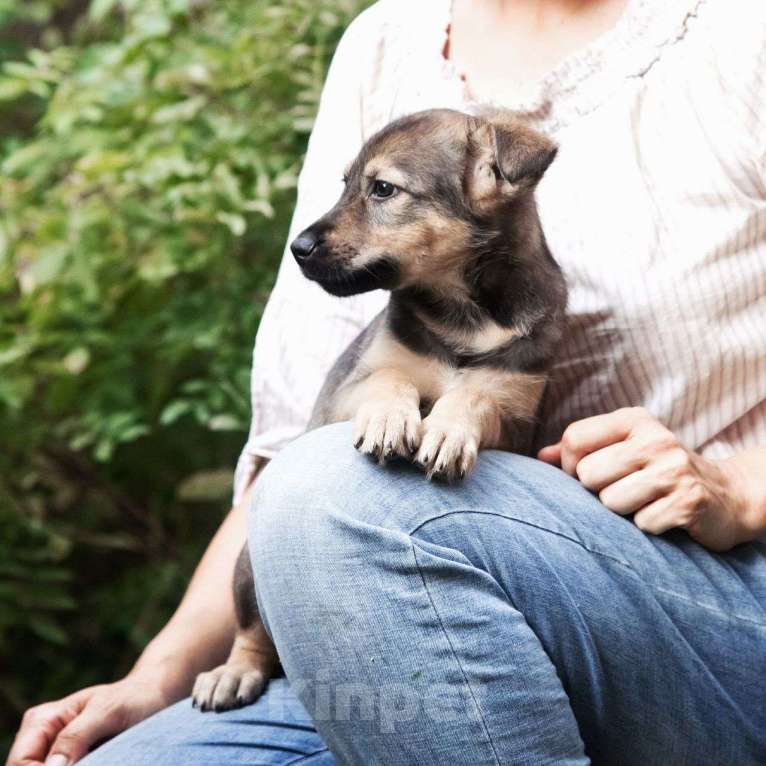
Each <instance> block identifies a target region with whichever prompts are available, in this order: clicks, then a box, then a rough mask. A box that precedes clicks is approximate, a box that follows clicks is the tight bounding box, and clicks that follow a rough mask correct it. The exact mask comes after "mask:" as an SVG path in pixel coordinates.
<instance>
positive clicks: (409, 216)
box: [193, 110, 566, 710]
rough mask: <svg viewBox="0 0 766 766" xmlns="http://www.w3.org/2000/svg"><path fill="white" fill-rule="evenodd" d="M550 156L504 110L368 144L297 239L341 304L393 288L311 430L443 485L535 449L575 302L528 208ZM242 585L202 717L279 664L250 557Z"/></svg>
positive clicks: (436, 119) (435, 117) (543, 143)
mask: <svg viewBox="0 0 766 766" xmlns="http://www.w3.org/2000/svg"><path fill="white" fill-rule="evenodd" d="M555 154H556V147H555V146H554V145H553V144H552V143H551V142H550V140H549V139H547V138H546V137H544V136H542V135H541V134H539V133H537V132H536V131H534V130H532V129H531V128H529V127H527V126H526V125H524V124H523V123H522V122H520V121H519V120H517V119H516V118H514V117H513V116H512V115H510V114H508V113H505V112H498V111H494V112H487V113H485V114H484V115H482V116H479V117H475V116H468V115H465V114H462V113H460V112H454V111H450V110H431V111H426V112H419V113H417V114H413V115H410V116H408V117H404V118H402V119H400V120H397V121H396V122H393V123H391V124H390V125H388V126H387V127H386V128H384V129H383V130H381V131H380V132H379V133H377V134H376V135H374V136H373V137H372V138H370V140H369V141H368V142H367V143H366V144H365V145H364V147H363V148H362V150H361V152H360V153H359V155H358V156H357V158H356V159H355V160H354V162H353V163H352V164H351V166H350V167H349V168H348V171H347V173H346V178H345V190H344V192H343V194H342V195H341V198H340V199H339V200H338V202H337V204H336V205H335V207H333V208H332V210H330V211H329V212H328V213H327V214H326V215H324V216H323V217H322V218H320V219H319V220H318V221H316V222H315V223H314V224H312V225H311V226H310V227H309V228H308V229H306V230H305V231H303V232H302V233H301V234H300V235H299V236H298V237H297V238H296V239H295V241H294V242H293V243H292V245H291V249H292V252H293V255H294V256H295V259H296V261H297V262H298V264H299V265H300V267H301V269H302V271H303V273H304V275H305V276H306V277H308V278H309V279H311V280H314V281H316V282H318V283H319V284H320V285H321V286H322V287H323V288H324V289H325V290H327V291H328V292H330V293H332V294H333V295H339V296H344V295H354V294H358V293H362V292H366V291H368V290H375V289H381V288H382V289H384V290H389V291H390V292H391V298H390V301H389V303H388V305H387V306H386V308H385V309H384V310H383V311H382V312H381V313H380V314H379V315H378V316H377V317H376V318H375V319H374V320H373V321H372V322H371V323H370V325H369V326H368V327H367V328H365V330H363V331H362V333H361V334H360V335H359V336H358V337H357V338H356V339H355V340H354V341H353V343H352V344H351V345H350V346H349V347H348V348H347V349H346V351H345V352H344V353H343V354H342V355H341V356H340V358H339V359H338V360H337V362H336V363H335V366H334V367H333V368H332V370H331V371H330V373H329V375H328V377H327V380H326V381H325V384H324V386H323V388H322V391H321V392H320V395H319V398H318V400H317V403H316V405H315V408H314V412H313V415H312V417H311V422H310V424H309V428H316V427H318V426H321V425H324V424H327V423H334V422H339V421H344V420H352V421H353V422H354V442H355V446H356V447H357V449H359V450H360V451H361V452H363V453H365V454H368V455H371V456H374V457H375V458H377V459H378V460H380V461H381V462H385V460H387V459H388V458H392V457H400V458H404V459H408V460H413V461H414V462H415V463H416V464H418V465H419V466H420V467H421V468H422V469H423V471H424V472H425V473H426V475H427V476H428V477H429V478H431V477H438V478H443V479H446V480H453V479H458V478H462V477H464V476H465V475H466V474H467V473H468V472H469V471H470V470H471V468H472V467H473V465H474V463H475V462H476V458H477V455H478V451H479V450H480V449H483V448H499V449H507V450H513V451H520V452H525V451H527V450H528V449H529V447H530V439H531V435H532V425H533V421H534V416H535V413H536V410H537V407H538V404H539V401H540V397H541V395H542V391H543V388H544V385H545V375H546V371H547V369H548V367H549V365H550V362H551V361H552V358H553V354H554V352H555V349H556V345H557V343H558V341H559V338H560V335H561V323H562V319H563V314H564V309H565V303H566V287H565V283H564V279H563V276H562V274H561V271H560V269H559V268H558V266H557V264H556V263H555V261H554V260H553V258H552V256H551V254H550V252H549V250H548V247H547V245H546V242H545V237H544V235H543V231H542V228H541V225H540V220H539V218H538V215H537V209H536V206H535V200H534V190H535V186H536V185H537V182H538V181H539V180H540V178H541V177H542V175H543V173H544V172H545V170H546V169H547V167H548V165H549V164H550V163H551V161H552V160H553V158H554V157H555ZM234 587H235V599H236V601H237V614H238V619H239V623H240V630H239V632H238V634H237V638H236V640H235V643H234V647H233V649H232V653H231V656H230V658H229V660H228V662H227V663H226V665H223V666H221V667H220V668H217V669H216V670H213V671H211V672H210V673H203V674H202V675H201V676H200V677H199V678H198V680H197V683H196V685H195V688H194V695H193V696H194V700H195V703H196V704H198V705H199V706H200V707H201V708H202V709H210V708H212V709H215V710H223V709H228V708H231V707H235V706H238V705H243V704H247V703H248V702H251V701H253V700H254V699H255V698H257V696H258V695H259V694H260V693H261V691H262V689H263V687H264V685H265V683H266V682H267V680H268V678H269V677H270V676H271V675H272V674H273V672H274V671H275V669H276V668H277V667H278V659H277V656H276V652H275V650H274V647H273V645H272V644H271V643H270V641H269V640H268V636H267V635H266V632H265V630H264V628H263V625H262V623H261V622H260V620H259V618H258V609H257V604H256V602H255V596H254V587H253V582H252V572H251V570H250V565H249V560H248V558H247V555H246V552H245V551H243V552H242V554H241V555H240V559H239V561H238V563H237V571H236V576H235V586H234Z"/></svg>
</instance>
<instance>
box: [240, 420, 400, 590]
mask: <svg viewBox="0 0 766 766" xmlns="http://www.w3.org/2000/svg"><path fill="white" fill-rule="evenodd" d="M386 481H387V477H386V473H385V471H382V470H381V469H380V466H377V465H375V464H374V463H372V462H371V461H369V460H367V459H366V458H364V457H363V456H361V455H359V453H358V452H357V451H356V450H355V449H354V447H353V444H352V435H351V428H350V424H348V423H340V424H335V425H330V426H325V427H324V428H320V429H317V430H316V431H312V432H310V433H308V434H305V435H304V436H302V437H300V438H299V439H296V440H295V441H294V442H292V443H291V444H290V445H288V446H287V447H286V448H285V449H284V450H282V451H281V452H280V453H279V455H277V456H276V457H275V458H274V459H273V460H272V461H271V462H270V463H269V465H267V466H266V468H265V469H264V471H263V473H262V474H261V475H260V476H259V478H258V480H257V484H256V488H255V491H254V492H253V498H252V501H251V505H250V509H249V517H248V537H249V544H250V552H251V557H252V560H253V571H254V573H255V575H256V580H257V579H258V576H259V575H260V576H262V577H270V576H271V573H272V571H274V570H276V571H277V573H278V576H279V578H280V579H284V578H285V577H286V572H289V571H290V570H291V568H293V567H294V566H295V565H296V561H295V560H296V557H299V558H300V559H301V567H302V568H305V566H306V563H307V558H306V556H305V555H304V554H306V553H307V552H308V553H310V552H311V551H312V550H313V551H317V552H319V553H321V556H319V557H316V558H317V559H318V562H317V563H321V564H324V563H327V564H328V565H329V564H330V563H331V562H332V560H333V556H334V555H335V554H338V555H342V553H341V552H340V551H339V550H338V542H339V541H338V538H337V536H336V535H334V534H333V526H334V523H335V522H336V521H337V518H336V517H337V516H338V515H342V514H343V513H345V512H349V513H350V512H352V511H353V510H358V509H360V506H361V504H363V503H365V501H366V500H372V498H373V497H374V495H375V494H376V492H375V491H374V487H375V485H376V484H378V483H379V484H381V485H382V484H384V483H385V482H386ZM362 486H364V487H365V490H364V491H360V487H362ZM309 558H310V559H312V560H313V559H314V558H315V557H313V556H311V557H309Z"/></svg>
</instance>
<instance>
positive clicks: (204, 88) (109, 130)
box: [0, 0, 362, 745]
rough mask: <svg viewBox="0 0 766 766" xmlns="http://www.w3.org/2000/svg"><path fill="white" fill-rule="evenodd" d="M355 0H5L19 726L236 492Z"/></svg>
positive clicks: (5, 522) (117, 664) (175, 592)
mask: <svg viewBox="0 0 766 766" xmlns="http://www.w3.org/2000/svg"><path fill="white" fill-rule="evenodd" d="M361 5H362V2H361V0H329V1H325V2H322V3H315V2H312V0H284V1H283V2H280V3H278V4H277V3H270V2H267V1H266V0H121V1H120V2H118V1H117V0H90V2H89V1H88V0H79V1H75V0H69V1H67V0H0V437H1V438H2V450H0V657H1V658H2V662H0V730H1V731H2V737H3V738H4V739H5V738H7V737H8V736H10V734H11V732H12V730H13V729H14V728H15V726H16V723H17V720H18V714H19V713H20V712H21V711H22V710H23V709H24V708H25V707H26V706H28V705H29V704H32V703H35V702H39V701H41V700H44V699H49V698H53V697H57V696H60V695H61V694H63V693H66V692H70V691H73V690H74V689H76V688H79V687H81V686H83V685H86V684H90V683H93V682H97V681H105V680H109V679H113V678H115V677H118V676H119V675H121V674H122V673H123V672H124V671H125V670H127V669H128V668H129V666H130V664H131V662H132V660H133V659H134V657H135V655H136V653H137V652H138V650H139V649H140V648H141V647H142V646H143V644H144V643H145V642H146V641H147V640H148V638H149V637H151V635H152V634H153V633H154V632H155V631H156V630H157V629H158V627H159V626H160V625H161V623H162V622H163V621H164V620H165V619H166V618H167V616H168V614H169V611H170V610H171V609H172V607H173V606H174V605H175V604H176V603H177V600H178V598H179V597H180V594H181V592H182V590H183V588H184V585H185V583H186V581H187V579H188V576H189V573H190V571H191V568H192V567H193V565H194V563H195V561H196V559H197V557H198V556H199V554H200V552H201V550H202V548H203V547H204V545H205V543H206V542H207V540H208V539H209V537H210V535H211V533H212V531H213V530H214V528H215V527H216V526H217V524H218V523H219V522H220V519H221V518H222V515H223V513H224V512H225V511H226V510H227V509H228V502H229V490H228V487H229V481H228V479H229V478H230V476H231V472H232V469H233V465H234V463H235V460H236V457H237V454H238V452H239V449H240V448H241V446H242V443H243V441H244V437H245V432H246V428H247V425H248V418H249V398H248V383H249V364H250V352H251V348H252V342H253V338H254V333H255V330H256V327H257V323H258V318H259V316H260V313H261V310H262V308H263V305H264V301H265V300H266V297H267V294H268V290H269V288H270V286H271V283H272V280H273V275H274V273H275V267H276V264H277V261H278V258H279V255H280V253H281V250H282V246H283V241H284V237H285V232H286V228H287V222H288V219H289V215H290V212H291V205H292V202H293V197H294V185H295V179H296V171H297V169H298V167H299V163H300V157H301V153H302V151H303V150H304V147H305V141H306V137H307V133H308V131H309V130H310V128H311V123H312V118H313V115H314V112H315V108H316V103H317V98H318V94H319V91H320V88H321V84H322V80H323V77H324V73H325V70H326V66H327V63H328V60H329V56H330V54H331V52H332V50H333V47H334V45H335V43H336V42H337V39H338V38H339V36H340V33H341V31H342V29H343V28H344V27H345V26H346V25H347V23H348V22H349V20H350V18H351V17H352V16H353V15H355V14H356V13H357V12H358V11H359V10H360V7H361ZM222 487H224V488H225V489H222ZM2 744H3V743H2V742H0V745H2Z"/></svg>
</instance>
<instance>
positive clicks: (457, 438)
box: [415, 414, 479, 481]
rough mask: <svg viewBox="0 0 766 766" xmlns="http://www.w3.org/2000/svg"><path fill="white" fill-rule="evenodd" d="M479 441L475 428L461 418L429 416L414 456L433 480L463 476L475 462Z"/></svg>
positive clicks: (450, 479)
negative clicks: (434, 478)
mask: <svg viewBox="0 0 766 766" xmlns="http://www.w3.org/2000/svg"><path fill="white" fill-rule="evenodd" d="M478 454H479V444H478V441H477V439H476V436H475V434H474V430H473V429H472V428H470V427H469V426H467V425H466V424H465V423H461V422H460V421H459V420H450V419H447V418H444V417H439V416H434V415H433V414H432V415H429V416H428V417H427V418H426V419H425V420H424V421H423V428H422V435H421V440H420V449H419V450H418V454H417V455H416V456H415V462H417V463H418V464H419V465H420V466H421V468H422V469H423V470H424V471H425V472H426V476H427V477H428V478H429V479H431V478H433V477H436V478H438V479H446V480H447V481H453V480H454V479H462V478H464V477H465V476H466V475H467V474H468V473H470V471H471V469H472V468H473V467H474V465H475V463H476V458H477V456H478Z"/></svg>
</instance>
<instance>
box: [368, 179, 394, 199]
mask: <svg viewBox="0 0 766 766" xmlns="http://www.w3.org/2000/svg"><path fill="white" fill-rule="evenodd" d="M396 192H397V189H396V187H395V186H394V185H393V184H392V183H389V182H388V181H381V180H375V181H373V183H372V196H373V197H375V199H388V197H393V196H394V194H396Z"/></svg>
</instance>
